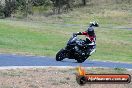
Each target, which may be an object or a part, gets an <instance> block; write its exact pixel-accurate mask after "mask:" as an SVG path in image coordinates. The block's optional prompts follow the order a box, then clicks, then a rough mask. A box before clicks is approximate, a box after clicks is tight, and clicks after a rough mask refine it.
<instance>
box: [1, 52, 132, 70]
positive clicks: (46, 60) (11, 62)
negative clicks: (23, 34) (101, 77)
mask: <svg viewBox="0 0 132 88" xmlns="http://www.w3.org/2000/svg"><path fill="white" fill-rule="evenodd" d="M79 65H81V66H85V67H108V68H127V69H132V64H130V63H129V64H128V63H119V62H105V61H92V60H86V61H85V62H83V63H81V64H80V63H77V62H76V60H73V59H72V60H71V59H64V60H63V61H56V60H55V58H52V57H45V56H22V55H12V54H0V67H6V66H7V67H9V66H73V67H76V66H79Z"/></svg>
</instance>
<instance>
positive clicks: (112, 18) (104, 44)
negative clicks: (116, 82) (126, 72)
mask: <svg viewBox="0 0 132 88" xmlns="http://www.w3.org/2000/svg"><path fill="white" fill-rule="evenodd" d="M93 6H94V7H93ZM93 6H87V7H82V8H76V9H74V10H73V11H72V12H69V13H68V14H60V15H53V16H49V17H42V16H40V17H35V16H30V17H29V18H30V19H32V20H33V21H27V20H26V21H25V20H23V21H19V20H10V19H0V52H1V53H17V54H32V55H44V56H53V57H55V54H56V53H57V51H58V50H59V49H61V48H63V47H64V46H65V45H66V42H67V40H68V39H69V38H70V36H71V34H72V33H73V32H78V31H85V30H86V28H87V25H88V23H89V22H90V21H93V20H96V21H98V22H99V24H100V27H99V28H97V29H96V30H95V32H96V34H97V52H96V53H95V54H93V55H92V56H91V57H90V59H94V60H95V59H96V60H109V61H122V62H130V63H131V62H132V30H127V29H118V27H130V28H132V12H131V11H132V8H129V7H131V6H132V4H127V5H126V4H109V5H93ZM120 7H121V8H120ZM123 7H124V8H123ZM82 13H83V14H82Z"/></svg>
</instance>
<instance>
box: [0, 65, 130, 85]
mask: <svg viewBox="0 0 132 88" xmlns="http://www.w3.org/2000/svg"><path fill="white" fill-rule="evenodd" d="M87 71H88V72H90V73H91V72H92V73H102V72H103V73H109V72H110V73H129V74H132V72H131V71H126V70H124V69H104V68H96V69H93V68H92V69H87ZM75 73H77V70H76V68H53V67H49V68H32V69H31V68H30V69H6V70H0V88H80V87H81V88H132V83H130V84H86V85H84V86H80V85H79V84H77V82H76V76H75Z"/></svg>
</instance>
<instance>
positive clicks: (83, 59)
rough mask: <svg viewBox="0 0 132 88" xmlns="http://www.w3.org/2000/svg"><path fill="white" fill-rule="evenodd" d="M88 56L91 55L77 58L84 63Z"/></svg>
mask: <svg viewBox="0 0 132 88" xmlns="http://www.w3.org/2000/svg"><path fill="white" fill-rule="evenodd" d="M88 57H89V56H87V57H84V58H78V59H77V62H78V63H83V62H84V61H85V60H86V59H87V58H88Z"/></svg>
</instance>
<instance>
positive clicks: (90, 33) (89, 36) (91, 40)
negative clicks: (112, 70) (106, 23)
mask: <svg viewBox="0 0 132 88" xmlns="http://www.w3.org/2000/svg"><path fill="white" fill-rule="evenodd" d="M98 26H99V25H98V23H97V22H96V21H94V22H90V25H89V27H88V29H87V30H86V31H84V32H77V33H73V36H77V35H85V36H86V40H85V42H86V44H89V49H88V53H89V55H91V54H92V53H94V52H95V51H96V34H95V32H94V27H98ZM90 44H91V46H90ZM93 44H94V45H93Z"/></svg>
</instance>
